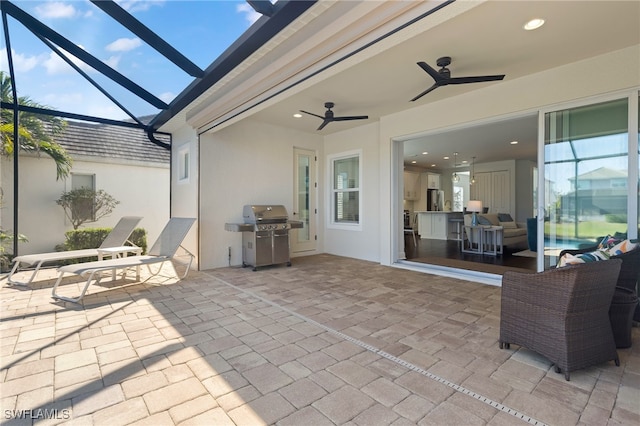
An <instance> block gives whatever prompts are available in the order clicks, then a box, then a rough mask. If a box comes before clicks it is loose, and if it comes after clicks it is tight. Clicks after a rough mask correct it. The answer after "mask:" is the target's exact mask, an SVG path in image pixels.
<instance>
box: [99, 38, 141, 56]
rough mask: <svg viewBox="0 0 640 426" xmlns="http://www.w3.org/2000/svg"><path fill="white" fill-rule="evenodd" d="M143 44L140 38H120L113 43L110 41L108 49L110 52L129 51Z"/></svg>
mask: <svg viewBox="0 0 640 426" xmlns="http://www.w3.org/2000/svg"><path fill="white" fill-rule="evenodd" d="M140 46H142V40H140V39H139V38H137V37H135V38H119V39H117V40H116V41H114V42H113V43H109V44H108V45H107V47H106V49H107V50H108V51H109V52H128V51H129V50H133V49H135V48H137V47H140Z"/></svg>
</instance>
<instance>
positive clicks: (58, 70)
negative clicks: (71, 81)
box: [42, 46, 93, 75]
mask: <svg viewBox="0 0 640 426" xmlns="http://www.w3.org/2000/svg"><path fill="white" fill-rule="evenodd" d="M79 47H81V48H82V46H79ZM60 51H61V52H62V53H63V54H64V55H65V56H66V57H67V58H69V59H70V60H71V62H73V63H74V64H76V65H77V66H78V67H80V69H81V70H83V71H85V72H91V71H93V68H91V67H90V66H89V65H87V64H85V63H84V62H82V61H81V60H80V59H78V58H76V57H75V56H73V55H72V54H70V53H68V52H67V51H65V50H64V49H60ZM42 65H43V66H44V67H45V68H46V69H47V74H50V75H54V74H70V73H75V72H76V70H74V69H73V68H72V67H71V66H70V65H69V64H67V62H66V61H65V60H63V59H62V58H61V57H60V56H58V54H57V53H55V52H51V53H49V57H48V58H47V59H46V60H45V61H43V63H42Z"/></svg>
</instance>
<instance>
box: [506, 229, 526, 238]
mask: <svg viewBox="0 0 640 426" xmlns="http://www.w3.org/2000/svg"><path fill="white" fill-rule="evenodd" d="M502 235H503V236H504V238H513V237H518V236H520V235H524V236H526V235H527V230H526V229H525V228H502Z"/></svg>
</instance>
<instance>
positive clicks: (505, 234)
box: [464, 213, 528, 250]
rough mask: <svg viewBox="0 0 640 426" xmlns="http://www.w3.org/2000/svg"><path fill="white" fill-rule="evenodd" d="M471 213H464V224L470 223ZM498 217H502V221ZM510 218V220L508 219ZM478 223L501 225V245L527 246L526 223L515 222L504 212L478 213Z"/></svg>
mask: <svg viewBox="0 0 640 426" xmlns="http://www.w3.org/2000/svg"><path fill="white" fill-rule="evenodd" d="M471 216H472V215H471V214H465V215H464V224H465V225H466V226H469V225H471ZM500 219H503V220H502V221H501V220H500ZM508 219H511V220H508ZM478 225H492V226H502V246H503V247H509V249H511V250H513V249H514V248H522V249H526V248H527V246H528V245H527V224H526V223H517V222H515V221H514V220H513V219H512V218H511V216H510V215H508V214H504V213H478Z"/></svg>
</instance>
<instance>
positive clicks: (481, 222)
mask: <svg viewBox="0 0 640 426" xmlns="http://www.w3.org/2000/svg"><path fill="white" fill-rule="evenodd" d="M478 225H489V226H491V221H490V220H489V219H487V218H486V217H484V216H480V215H478Z"/></svg>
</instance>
